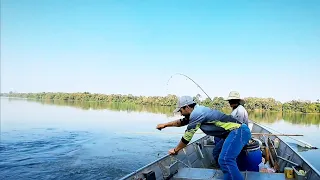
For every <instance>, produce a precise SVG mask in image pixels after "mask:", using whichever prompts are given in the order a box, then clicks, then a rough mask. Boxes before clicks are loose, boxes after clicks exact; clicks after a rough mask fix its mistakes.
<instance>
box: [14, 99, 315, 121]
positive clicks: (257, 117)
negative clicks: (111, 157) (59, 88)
mask: <svg viewBox="0 0 320 180" xmlns="http://www.w3.org/2000/svg"><path fill="white" fill-rule="evenodd" d="M8 100H9V101H28V102H30V103H40V104H44V105H52V106H63V107H73V108H77V109H82V110H98V111H103V110H108V111H118V112H127V113H131V112H139V113H154V114H164V115H166V116H167V117H173V113H172V109H173V108H174V107H171V106H157V105H141V104H133V103H112V102H111V103H110V102H100V101H65V100H52V99H51V100H50V99H39V100H37V99H26V100H22V99H20V98H8ZM223 111H224V112H225V113H227V114H230V112H231V110H230V109H228V110H223ZM249 119H251V120H254V121H256V122H259V123H274V122H277V121H279V120H281V119H283V120H284V121H288V122H290V123H293V124H304V125H319V124H320V115H319V114H304V113H286V112H249Z"/></svg>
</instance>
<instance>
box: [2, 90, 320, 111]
mask: <svg viewBox="0 0 320 180" xmlns="http://www.w3.org/2000/svg"><path fill="white" fill-rule="evenodd" d="M1 97H7V98H20V99H34V100H63V101H81V102H101V103H111V102H112V103H130V104H137V105H155V106H167V107H173V106H175V104H176V102H177V96H175V95H167V96H133V95H130V94H129V95H120V94H111V95H106V94H91V93H89V92H83V93H50V92H49V93H46V92H43V93H12V92H11V93H1ZM194 99H195V101H196V102H197V103H199V104H202V105H205V106H209V107H213V108H215V109H219V110H222V109H224V110H230V106H229V104H228V102H227V101H225V100H224V99H223V98H222V97H215V98H213V101H210V100H209V98H207V99H205V100H202V101H200V100H199V95H196V96H195V97H194ZM244 99H245V101H246V103H245V105H244V106H245V108H246V109H247V110H248V111H254V112H285V113H306V114H319V113H320V102H319V100H318V101H317V102H311V101H296V100H292V101H289V102H285V103H281V102H279V101H276V100H275V99H273V98H256V97H248V98H244Z"/></svg>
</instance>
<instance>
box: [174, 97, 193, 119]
mask: <svg viewBox="0 0 320 180" xmlns="http://www.w3.org/2000/svg"><path fill="white" fill-rule="evenodd" d="M195 105H196V103H195V102H194V100H193V98H192V97H191V96H181V97H180V98H178V102H177V105H176V107H177V108H176V109H175V110H174V111H173V112H174V113H176V112H180V113H181V115H183V116H188V115H190V114H191V112H192V111H193V109H194V106H195Z"/></svg>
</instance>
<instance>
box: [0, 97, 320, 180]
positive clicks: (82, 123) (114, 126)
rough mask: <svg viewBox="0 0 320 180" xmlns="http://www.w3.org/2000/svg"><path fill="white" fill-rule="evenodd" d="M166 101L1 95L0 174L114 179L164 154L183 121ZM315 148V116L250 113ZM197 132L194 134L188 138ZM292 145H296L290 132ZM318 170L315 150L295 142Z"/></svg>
mask: <svg viewBox="0 0 320 180" xmlns="http://www.w3.org/2000/svg"><path fill="white" fill-rule="evenodd" d="M171 111H172V109H170V108H167V107H152V106H136V105H124V104H101V103H94V102H90V103H81V102H63V101H56V102H53V101H43V102H37V101H30V100H17V99H4V98H2V99H1V142H0V159H1V161H0V179H118V178H120V177H122V176H124V175H126V174H128V173H130V172H132V171H134V170H136V169H138V168H140V167H142V166H144V165H146V164H148V163H150V162H152V161H154V160H156V159H157V158H159V157H162V156H164V155H166V154H167V151H168V150H169V149H170V148H172V147H174V146H176V144H177V143H178V142H179V140H180V138H181V134H172V133H169V132H175V133H183V132H184V130H185V129H184V128H183V127H182V128H169V129H164V130H163V131H161V132H159V131H157V130H156V129H155V126H156V125H157V124H158V123H161V122H166V121H171V120H173V119H175V117H172V115H171ZM250 117H251V119H253V120H255V121H258V122H260V123H261V124H265V125H268V126H269V127H271V128H273V129H275V130H279V131H281V132H283V133H295V134H304V135H305V136H303V137H299V138H298V139H302V140H304V141H307V142H309V143H311V144H312V145H314V146H317V147H320V141H319V139H320V127H319V124H320V116H319V115H301V114H300V115H297V114H296V115H292V114H288V115H282V114H279V113H263V114H261V113H260V114H257V113H255V114H253V113H251V114H250ZM201 136H202V135H195V137H194V138H193V140H196V139H197V138H199V137H201ZM286 140H287V141H289V142H290V144H291V145H292V146H293V147H295V148H297V146H296V145H295V144H294V141H293V140H292V139H289V138H287V139H286ZM297 149H298V150H299V153H301V154H302V156H303V157H304V158H305V159H307V160H308V161H310V162H311V163H312V165H313V166H314V167H316V168H317V169H318V170H319V169H320V158H319V157H320V151H319V150H309V151H304V150H303V149H301V148H297Z"/></svg>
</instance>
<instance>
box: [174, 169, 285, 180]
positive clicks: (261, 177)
mask: <svg viewBox="0 0 320 180" xmlns="http://www.w3.org/2000/svg"><path fill="white" fill-rule="evenodd" d="M241 173H242V175H243V177H245V180H271V179H272V180H280V179H281V180H283V179H285V176H284V174H283V173H260V172H241ZM173 179H174V180H186V179H190V180H191V179H194V180H198V179H223V173H222V171H221V170H215V169H204V168H180V169H179V170H178V173H177V174H175V175H174V176H173Z"/></svg>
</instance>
